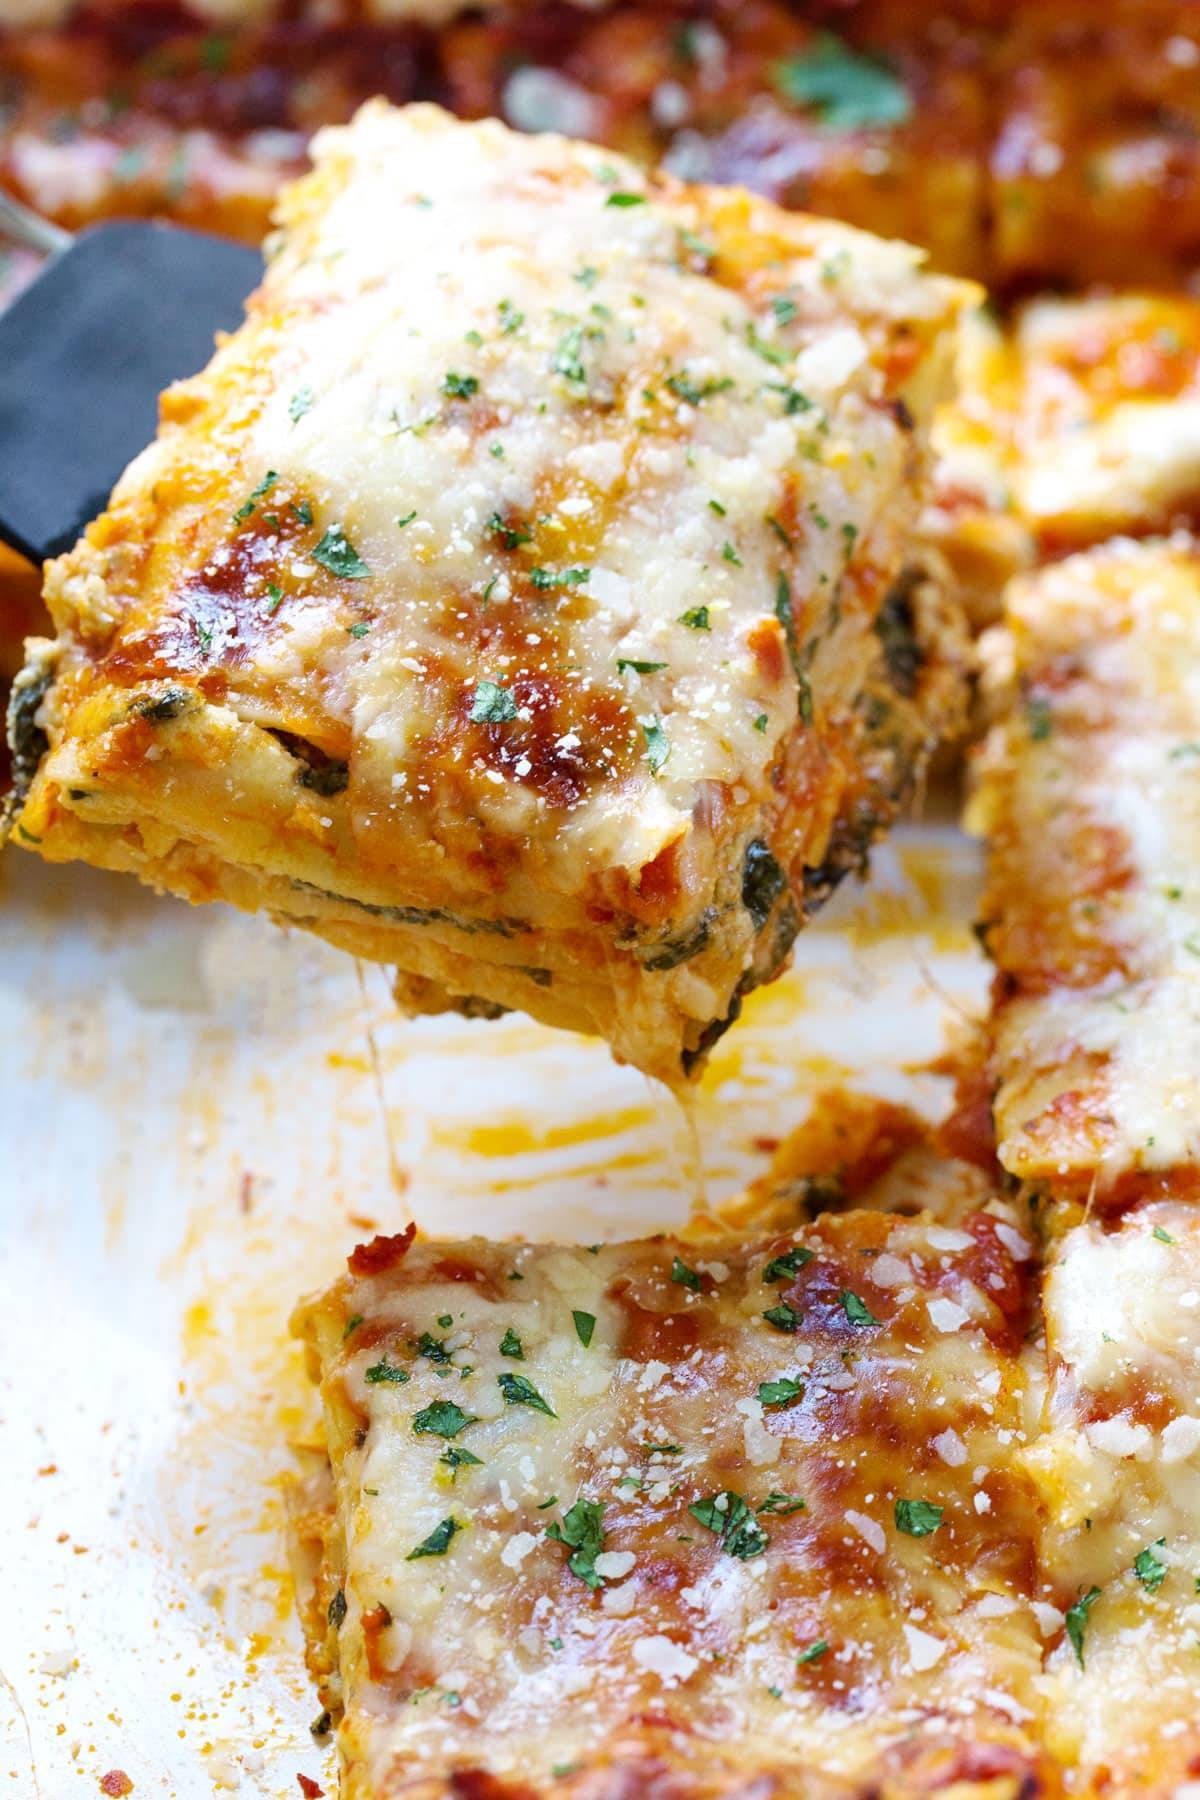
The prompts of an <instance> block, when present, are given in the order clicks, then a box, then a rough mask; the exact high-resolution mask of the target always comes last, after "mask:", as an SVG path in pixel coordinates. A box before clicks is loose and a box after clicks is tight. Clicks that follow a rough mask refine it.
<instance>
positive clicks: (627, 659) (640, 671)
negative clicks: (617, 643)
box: [617, 656, 667, 675]
mask: <svg viewBox="0 0 1200 1800" xmlns="http://www.w3.org/2000/svg"><path fill="white" fill-rule="evenodd" d="M666 666H667V665H666V663H665V662H661V663H660V662H639V661H638V660H637V658H636V657H632V656H618V658H617V674H618V675H627V674H630V673H632V674H634V675H657V674H658V671H659V670H660V669H665V668H666Z"/></svg>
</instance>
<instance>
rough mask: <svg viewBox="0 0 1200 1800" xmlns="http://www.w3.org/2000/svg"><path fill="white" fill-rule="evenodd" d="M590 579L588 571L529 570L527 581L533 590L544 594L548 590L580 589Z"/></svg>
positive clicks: (590, 574) (577, 569) (581, 569)
mask: <svg viewBox="0 0 1200 1800" xmlns="http://www.w3.org/2000/svg"><path fill="white" fill-rule="evenodd" d="M591 578H592V571H591V570H590V569H584V568H576V569H530V571H529V579H530V581H532V583H533V585H534V587H535V588H537V589H538V590H539V591H540V592H542V593H545V591H546V590H547V589H548V588H557V587H582V586H583V585H584V583H585V582H587V581H590V580H591Z"/></svg>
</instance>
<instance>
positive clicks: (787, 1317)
mask: <svg viewBox="0 0 1200 1800" xmlns="http://www.w3.org/2000/svg"><path fill="white" fill-rule="evenodd" d="M763 1318H764V1319H765V1320H766V1321H767V1324H768V1325H773V1326H774V1327H775V1329H776V1331H799V1329H800V1314H799V1313H798V1312H797V1311H796V1310H795V1308H794V1307H791V1306H789V1305H788V1303H787V1301H786V1300H781V1301H780V1303H779V1305H778V1306H768V1308H767V1310H766V1312H765V1313H764V1314H763Z"/></svg>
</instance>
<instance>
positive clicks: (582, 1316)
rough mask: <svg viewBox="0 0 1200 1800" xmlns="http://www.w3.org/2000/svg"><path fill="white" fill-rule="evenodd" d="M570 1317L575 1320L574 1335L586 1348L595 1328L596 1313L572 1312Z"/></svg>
mask: <svg viewBox="0 0 1200 1800" xmlns="http://www.w3.org/2000/svg"><path fill="white" fill-rule="evenodd" d="M571 1317H572V1318H573V1319H574V1321H575V1335H576V1337H577V1338H578V1339H579V1341H580V1343H581V1344H582V1345H583V1347H584V1349H585V1350H586V1349H587V1348H588V1346H589V1345H590V1344H591V1341H592V1333H593V1332H594V1331H595V1329H596V1315H595V1313H590V1312H573V1313H572V1314H571Z"/></svg>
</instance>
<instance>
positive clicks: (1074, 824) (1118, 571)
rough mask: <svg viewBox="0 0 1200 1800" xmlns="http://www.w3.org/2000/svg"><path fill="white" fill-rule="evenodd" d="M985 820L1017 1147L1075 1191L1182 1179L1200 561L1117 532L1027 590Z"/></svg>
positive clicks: (1006, 1085) (1188, 1095)
mask: <svg viewBox="0 0 1200 1800" xmlns="http://www.w3.org/2000/svg"><path fill="white" fill-rule="evenodd" d="M988 657H989V662H990V669H991V684H992V689H993V704H994V705H995V706H996V708H997V709H998V711H999V712H1000V714H1001V715H1002V716H1001V717H1000V719H999V722H998V723H997V724H996V726H995V727H994V730H993V732H992V736H991V738H990V741H989V744H988V746H987V748H986V751H985V753H984V755H983V757H982V760H981V765H980V774H979V783H978V790H977V793H976V798H975V802H974V807H973V815H972V816H973V820H974V823H975V825H976V826H977V828H978V829H980V830H981V831H983V832H984V833H985V834H986V835H987V836H988V837H989V839H990V875H989V882H988V889H987V893H986V895H985V898H984V919H985V924H986V939H987V944H988V948H989V951H990V952H991V954H992V956H993V957H994V959H995V961H996V963H997V966H998V969H999V971H1000V978H1001V979H1000V985H999V989H998V998H997V1003H996V1007H995V1011H994V1018H993V1030H994V1039H995V1063H996V1074H997V1077H998V1080H999V1088H998V1091H997V1094H996V1102H995V1113H996V1123H997V1135H998V1150H999V1155H1000V1159H1001V1161H1002V1163H1003V1164H1004V1166H1005V1168H1006V1169H1008V1170H1009V1171H1010V1172H1011V1173H1012V1174H1014V1175H1016V1176H1017V1177H1019V1178H1020V1179H1021V1180H1022V1181H1023V1182H1025V1183H1026V1184H1028V1185H1029V1186H1031V1187H1035V1188H1040V1189H1046V1190H1048V1191H1049V1192H1050V1193H1052V1194H1053V1195H1055V1196H1057V1197H1065V1198H1070V1197H1075V1198H1078V1199H1084V1198H1087V1197H1088V1196H1091V1197H1093V1198H1096V1199H1098V1200H1099V1201H1100V1202H1101V1203H1102V1204H1108V1203H1110V1202H1111V1203H1114V1204H1115V1203H1117V1202H1119V1201H1121V1200H1122V1199H1123V1198H1127V1197H1128V1194H1129V1193H1130V1192H1131V1191H1132V1190H1131V1187H1130V1184H1131V1183H1134V1184H1135V1185H1136V1184H1139V1183H1140V1184H1141V1188H1142V1189H1145V1187H1146V1185H1147V1183H1157V1184H1159V1187H1161V1186H1162V1184H1166V1185H1167V1186H1168V1187H1174V1188H1176V1189H1178V1188H1179V1187H1180V1186H1181V1184H1182V1185H1183V1186H1185V1187H1186V1186H1187V1185H1188V1184H1190V1183H1191V1182H1192V1181H1193V1176H1192V1173H1191V1171H1192V1170H1193V1169H1194V1168H1195V1166H1196V1159H1197V1153H1198V1152H1200V1132H1198V1129H1197V1125H1196V1120H1195V1106H1194V1081H1193V1071H1194V1070H1195V1069H1196V1068H1197V1067H1200V888H1198V887H1197V884H1196V876H1195V867H1196V853H1195V846H1196V844H1197V841H1198V840H1200V787H1198V786H1197V780H1196V768H1197V759H1198V758H1200V673H1198V671H1200V563H1198V562H1197V557H1196V548H1195V545H1194V544H1193V543H1192V541H1191V540H1190V539H1186V538H1177V539H1174V540H1171V541H1170V542H1166V543H1161V544H1148V545H1140V546H1139V545H1133V544H1130V543H1120V542H1118V543H1115V544H1113V545H1112V546H1109V547H1108V548H1106V549H1105V550H1102V551H1098V552H1095V553H1092V554H1090V555H1086V556H1080V557H1077V558H1072V559H1070V560H1068V561H1067V562H1065V563H1063V564H1061V565H1059V566H1058V567H1056V568H1051V569H1048V570H1046V571H1045V572H1043V573H1042V574H1041V575H1040V576H1038V577H1035V578H1033V579H1031V580H1029V581H1026V582H1021V583H1017V584H1015V586H1014V588H1013V589H1012V590H1010V597H1009V604H1008V615H1007V629H1006V631H1005V632H1003V633H999V634H997V635H996V636H995V637H994V638H992V640H991V642H990V645H989V647H988Z"/></svg>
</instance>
